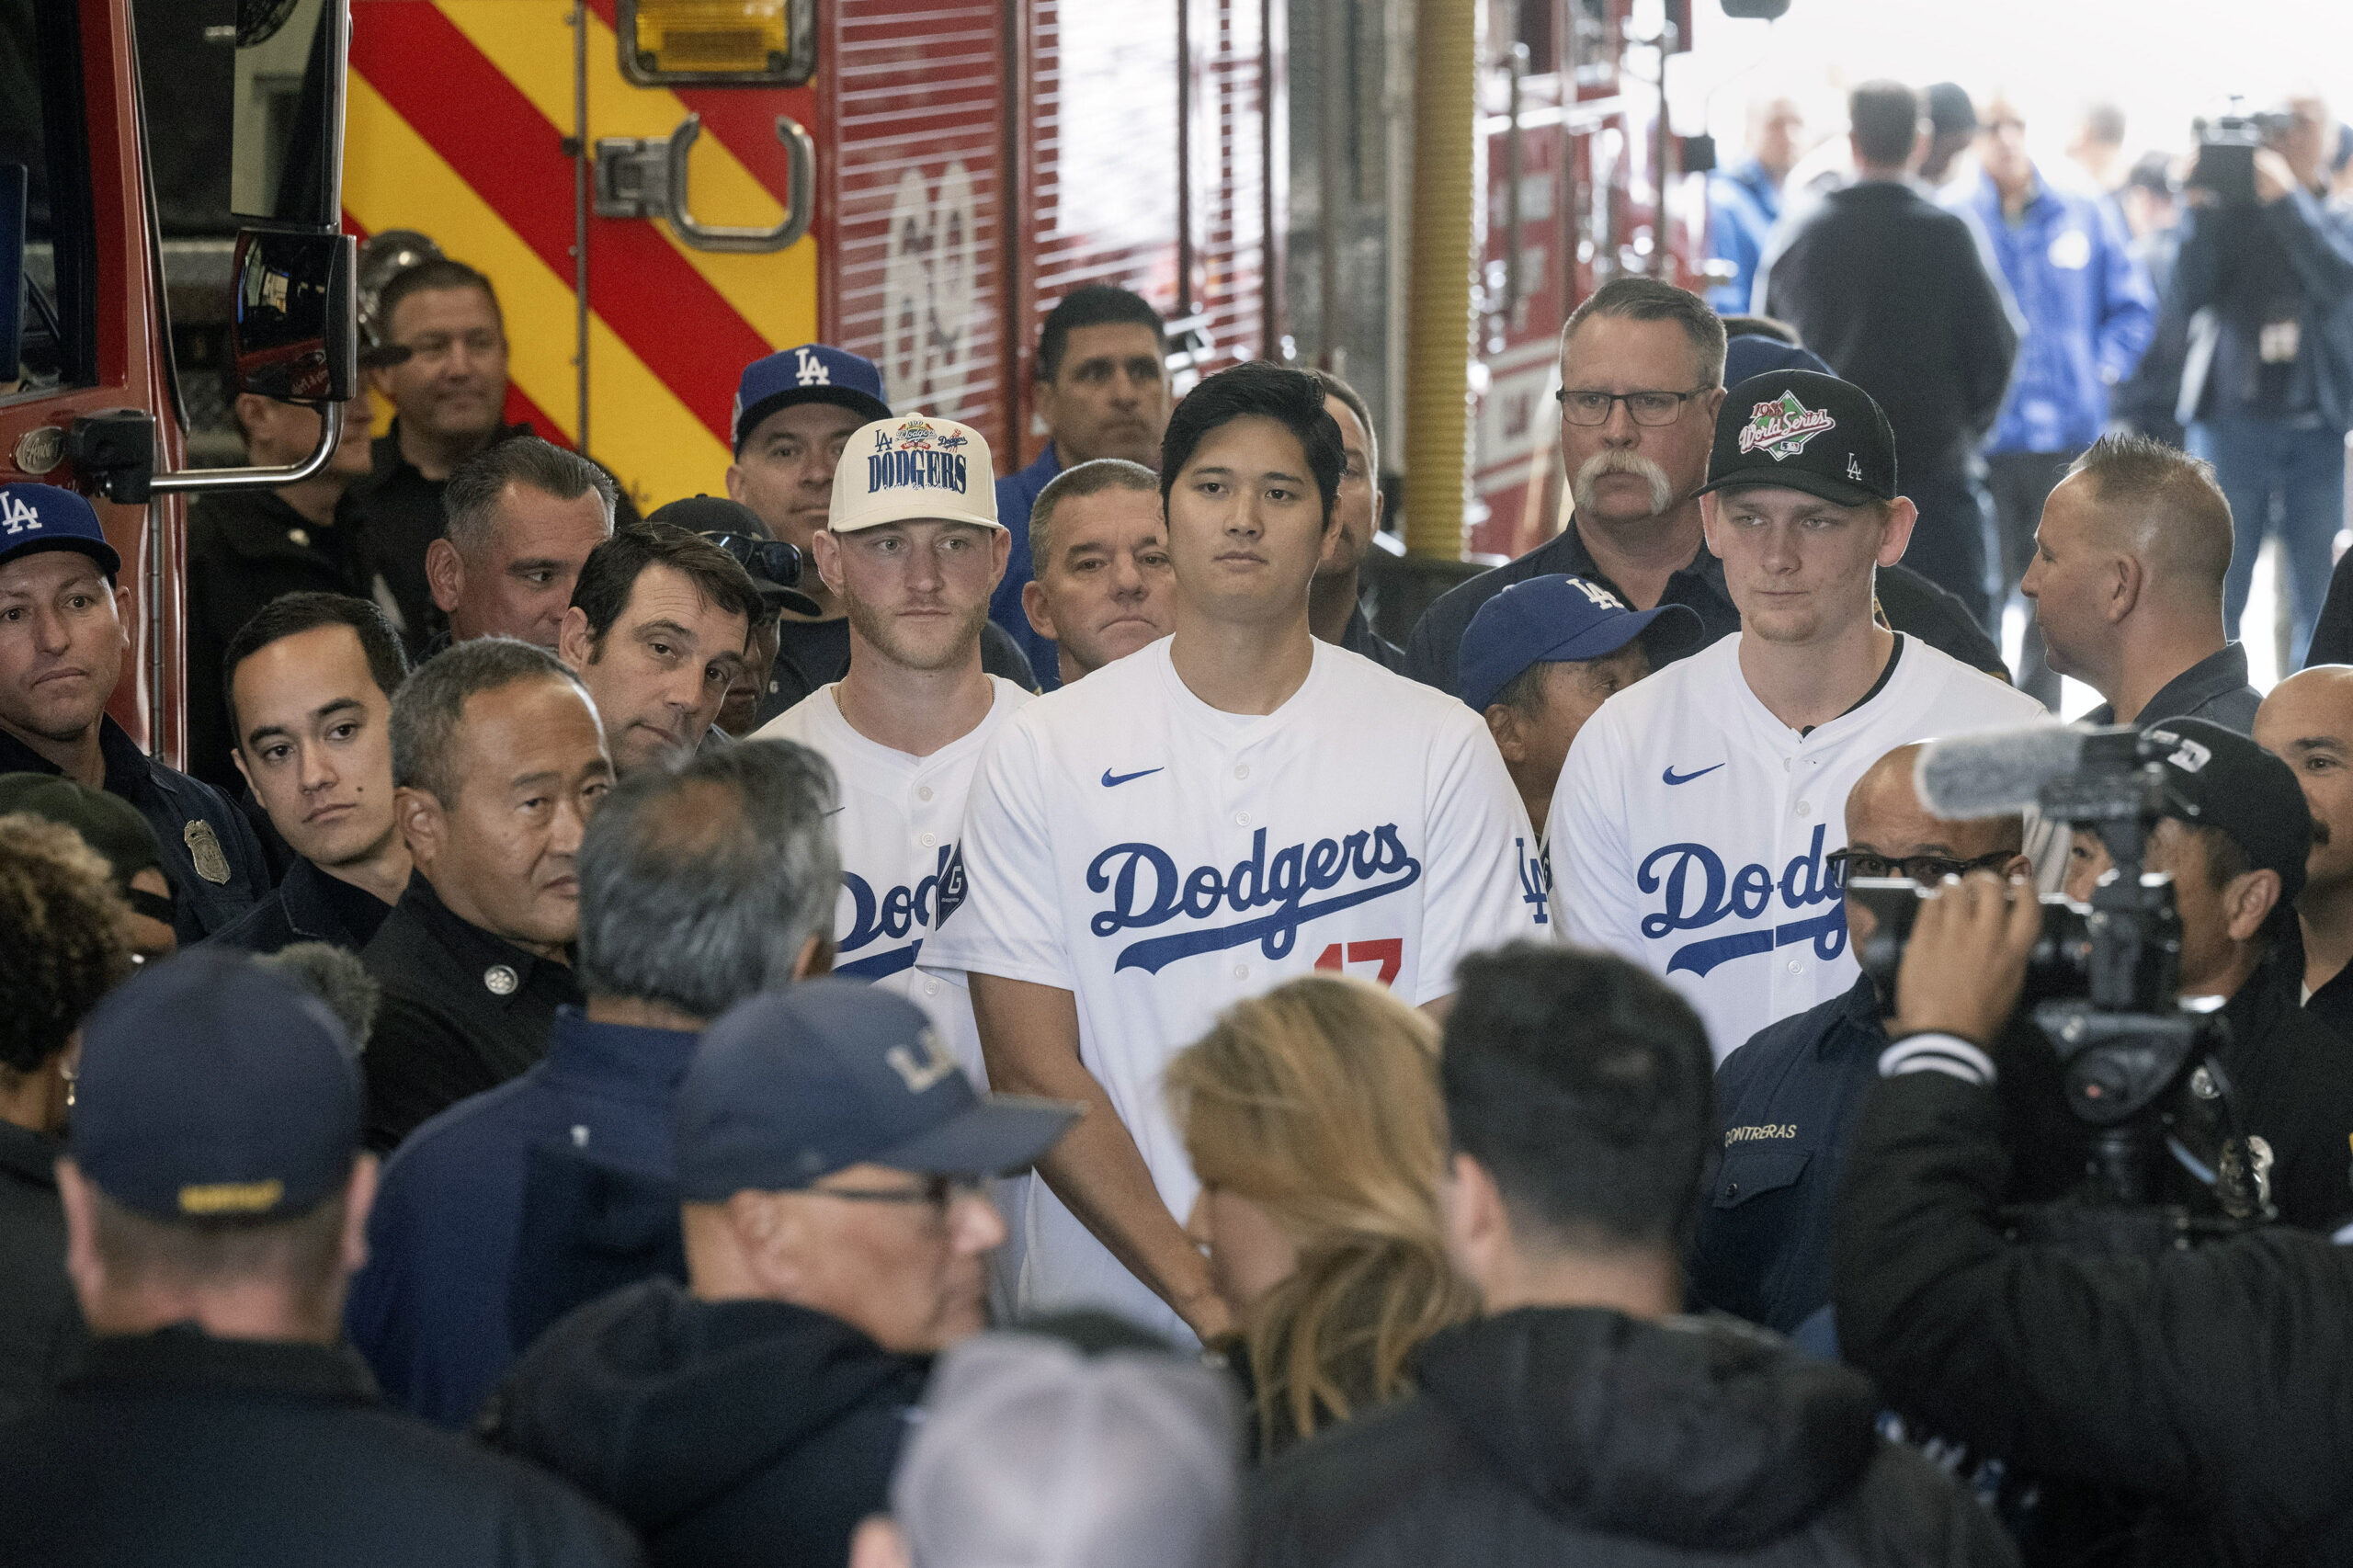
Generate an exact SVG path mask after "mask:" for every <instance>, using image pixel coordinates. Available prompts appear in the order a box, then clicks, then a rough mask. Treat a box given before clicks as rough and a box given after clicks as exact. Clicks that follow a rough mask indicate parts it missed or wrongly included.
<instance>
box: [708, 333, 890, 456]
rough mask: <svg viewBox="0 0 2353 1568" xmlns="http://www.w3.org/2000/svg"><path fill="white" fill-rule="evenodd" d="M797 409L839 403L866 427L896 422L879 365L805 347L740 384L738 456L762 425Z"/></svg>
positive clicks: (757, 363)
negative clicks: (782, 412) (773, 416)
mask: <svg viewBox="0 0 2353 1568" xmlns="http://www.w3.org/2000/svg"><path fill="white" fill-rule="evenodd" d="M794 403H838V404H839V405H841V406H842V407H844V408H847V409H848V410H850V411H851V412H852V413H854V414H856V415H858V422H859V423H860V424H867V423H870V422H872V421H874V420H877V419H888V418H890V417H891V403H890V400H889V399H887V398H885V397H884V396H883V395H882V372H881V369H880V368H878V367H877V366H876V365H875V363H874V361H873V360H871V359H869V358H865V357H864V356H862V355H858V354H853V353H851V352H850V351H849V350H848V349H847V348H835V347H833V346H832V345H831V344H825V343H804V344H802V345H801V347H798V348H788V349H786V350H785V351H784V352H783V353H781V354H771V355H769V356H768V357H767V358H765V359H755V360H753V361H752V362H751V363H750V364H749V365H746V366H745V368H744V379H743V380H741V381H737V382H736V383H735V417H734V419H733V429H734V432H735V455H736V456H737V457H739V458H740V457H742V456H743V455H744V442H745V439H746V438H747V437H749V436H750V435H751V434H752V432H753V431H754V430H756V429H757V428H758V427H759V423H760V421H761V420H763V419H766V418H767V416H768V415H771V414H774V413H775V412H776V411H777V410H778V409H779V408H790V406H792V404H794Z"/></svg>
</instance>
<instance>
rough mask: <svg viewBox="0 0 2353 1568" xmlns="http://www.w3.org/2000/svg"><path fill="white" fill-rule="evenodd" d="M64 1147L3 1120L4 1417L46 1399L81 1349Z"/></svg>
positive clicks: (0, 1410)
mask: <svg viewBox="0 0 2353 1568" xmlns="http://www.w3.org/2000/svg"><path fill="white" fill-rule="evenodd" d="M60 1153H63V1147H62V1146H61V1145H60V1144H59V1143H58V1142H56V1141H55V1140H54V1139H50V1138H44V1137H42V1136H41V1135H40V1133H38V1132H34V1131H28V1130H27V1129H25V1128H22V1127H18V1126H16V1125H15V1124H13V1123H11V1122H6V1121H0V1423H5V1422H7V1421H11V1420H14V1419H15V1418H16V1417H17V1415H21V1414H22V1413H23V1412H24V1411H25V1410H27V1409H28V1408H29V1407H30V1406H32V1405H33V1404H35V1403H39V1402H40V1399H41V1398H42V1397H43V1396H45V1395H46V1394H47V1393H48V1392H49V1391H50V1390H51V1388H53V1387H55V1386H56V1384H57V1380H58V1379H59V1378H60V1377H61V1376H63V1374H64V1373H65V1371H66V1370H67V1369H69V1368H70V1367H71V1366H72V1365H73V1364H74V1360H75V1358H78V1357H79V1356H80V1355H81V1353H82V1345H83V1342H84V1340H85V1333H84V1330H83V1327H82V1309H81V1307H80V1305H79V1304H77V1303H76V1302H75V1301H74V1288H73V1286H72V1285H70V1284H68V1283H67V1282H66V1278H65V1210H64V1208H63V1205H61V1204H60V1203H59V1202H58V1199H57V1156H58V1155H59V1154H60Z"/></svg>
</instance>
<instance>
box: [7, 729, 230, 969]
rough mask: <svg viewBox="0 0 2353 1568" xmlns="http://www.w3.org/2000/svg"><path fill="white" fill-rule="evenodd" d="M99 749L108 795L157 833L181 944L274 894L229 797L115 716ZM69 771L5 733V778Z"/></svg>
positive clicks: (219, 926) (227, 922) (100, 732)
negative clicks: (143, 744) (161, 756)
mask: <svg viewBox="0 0 2353 1568" xmlns="http://www.w3.org/2000/svg"><path fill="white" fill-rule="evenodd" d="M98 750H99V752H100V754H101V755H102V756H104V757H105V758H106V767H107V776H106V783H105V789H106V792H107V793H108V794H109V795H118V796H120V797H121V798H122V799H123V800H126V801H130V802H131V804H132V805H134V806H136V807H138V808H139V814H140V815H141V816H142V817H145V818H146V819H147V825H148V826H149V827H152V828H153V829H154V830H155V842H156V845H157V846H158V847H160V848H161V849H162V850H163V852H164V874H165V879H166V880H167V881H170V882H171V884H172V895H173V897H174V899H175V900H176V902H177V903H178V906H179V907H178V910H177V913H176V915H174V916H173V919H172V928H173V930H174V932H175V933H176V935H177V936H178V937H179V940H180V946H181V947H183V948H187V947H193V946H195V945H196V944H197V943H199V942H200V941H202V940H204V938H205V937H209V936H210V935H211V934H212V933H213V932H215V931H219V930H222V929H223V928H225V927H227V926H231V925H233V924H234V923H235V922H236V920H237V919H238V918H239V917H240V916H241V915H244V913H245V911H246V910H248V909H251V908H252V907H253V906H254V905H255V904H256V903H259V902H260V901H261V899H262V897H263V896H264V895H265V894H267V892H269V884H270V875H269V864H268V862H267V860H265V859H264V858H262V852H261V841H260V839H258V838H256V836H255V835H254V829H253V824H251V823H249V822H247V821H246V820H245V813H244V812H242V811H239V810H238V809H237V807H236V804H235V803H234V802H233V801H231V800H230V799H229V797H228V796H226V795H224V794H222V792H221V791H220V790H215V789H214V788H213V787H212V786H211V785H210V784H207V783H205V782H204V781H203V780H202V779H200V778H190V777H189V776H188V775H187V774H185V773H182V772H181V771H179V770H178V769H177V768H176V767H165V765H164V764H163V763H160V762H157V761H156V760H155V759H154V758H153V757H151V756H148V755H147V754H146V753H145V752H143V751H141V750H140V749H139V743H138V742H136V741H134V740H132V739H131V736H130V735H129V734H128V733H125V732H124V730H123V728H122V726H121V725H119V724H118V723H116V722H114V720H113V719H111V718H108V717H101V718H100V719H99V720H98ZM62 771H63V769H61V768H59V767H57V765H56V764H54V763H52V762H51V761H50V760H49V759H48V758H47V757H45V756H41V755H40V753H39V752H37V751H35V750H33V749H32V747H30V746H28V745H27V744H24V742H22V741H20V740H18V739H17V737H16V736H14V735H11V734H6V733H0V773H47V774H51V775H55V774H58V773H61V772H62Z"/></svg>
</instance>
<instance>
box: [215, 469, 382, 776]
mask: <svg viewBox="0 0 2353 1568" xmlns="http://www.w3.org/2000/svg"><path fill="white" fill-rule="evenodd" d="M350 591H351V587H350V584H349V581H348V579H347V576H346V574H345V569H344V551H343V546H342V542H341V541H340V540H338V539H337V538H336V537H335V526H334V524H333V523H328V524H327V525H325V526H324V527H322V526H321V525H319V524H317V523H314V522H313V521H311V519H310V518H308V517H304V516H302V514H301V513H300V512H298V511H296V510H295V509H294V508H293V507H291V506H288V505H287V504H286V503H285V502H284V501H283V500H281V499H279V498H278V493H277V492H276V491H274V490H224V491H216V492H214V493H212V494H207V495H199V496H198V497H197V500H196V504H195V505H194V506H190V507H189V508H188V666H187V668H188V771H189V772H190V773H192V774H194V775H196V777H197V778H201V779H203V780H204V781H205V782H206V783H207V784H210V785H211V786H213V787H214V788H215V789H218V790H225V791H227V792H228V794H229V795H231V796H232V797H234V796H235V795H236V794H237V793H238V792H239V790H242V789H243V788H244V778H243V776H242V775H240V774H239V773H238V772H237V765H236V764H235V763H234V762H233V761H231V760H230V756H229V754H230V752H231V750H232V749H233V747H234V745H235V744H236V737H235V736H234V735H233V734H231V733H229V705H228V701H227V695H226V693H225V691H224V690H223V688H222V685H221V657H222V654H223V653H227V652H228V650H229V640H230V639H231V638H232V637H234V636H235V635H236V634H237V632H238V631H239V630H241V629H242V628H243V627H244V624H245V622H246V621H248V620H250V619H253V617H254V612H255V611H256V610H258V609H260V608H262V607H263V606H264V605H267V604H268V603H269V602H270V601H271V600H272V599H276V598H280V597H284V596H285V595H288V594H297V593H304V592H318V593H326V594H347V593H349V592H350Z"/></svg>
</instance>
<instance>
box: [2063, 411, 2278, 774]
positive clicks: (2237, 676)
mask: <svg viewBox="0 0 2353 1568" xmlns="http://www.w3.org/2000/svg"><path fill="white" fill-rule="evenodd" d="M2034 545H2035V549H2034V556H2033V559H2032V560H2031V561H2029V562H2028V563H2027V569H2026V577H2025V580H2024V581H2023V582H2021V583H2020V584H2019V585H2018V587H2019V591H2020V592H2021V593H2023V594H2025V595H2026V597H2028V598H2029V599H2030V600H2032V601H2033V603H2034V604H2035V606H2036V608H2037V609H2038V611H2039V612H2040V613H2039V615H2038V617H2037V625H2038V627H2039V628H2040V631H2041V635H2042V640H2043V642H2044V645H2045V647H2046V649H2047V654H2048V657H2049V659H2050V663H2051V667H2052V669H2053V670H2055V671H2057V672H2059V673H2060V674H2062V675H2070V676H2075V678H2076V679H2077V680H2080V681H2083V682H2084V683H2086V685H2088V686H2090V687H2092V688H2093V689H2094V690H2096V691H2097V692H2098V693H2099V694H2100V696H2101V697H2102V698H2103V699H2105V700H2104V701H2103V702H2102V703H2101V705H2100V706H2099V707H2097V708H2095V709H2094V710H2092V711H2091V712H2089V713H2087V714H2086V715H2085V718H2086V720H2088V721H2089V722H2092V723H2095V724H2138V725H2140V726H2141V727H2142V728H2143V729H2144V730H2145V729H2147V728H2148V727H2149V726H2150V725H2152V724H2155V723H2161V722H2165V721H2166V720H2169V719H2193V718H2194V719H2211V720H2213V721H2214V722H2216V723H2218V724H2222V725H2223V726H2225V727H2226V728H2229V729H2233V730H2236V731H2237V732H2238V733H2241V734H2246V733H2249V732H2251V731H2252V730H2253V729H2254V727H2255V710H2256V708H2258V707H2260V706H2261V705H2262V702H2263V699H2262V698H2261V697H2260V696H2259V695H2258V694H2257V693H2256V689H2255V687H2251V686H2249V685H2248V684H2247V679H2246V650H2245V648H2242V647H2241V646H2239V644H2237V643H2236V642H2231V641H2230V640H2229V639H2228V638H2226V637H2225V636H2224V635H2223V631H2222V619H2223V618H2222V584H2223V579H2224V577H2225V575H2226V574H2228V572H2229V571H2230V566H2231V504H2230V503H2229V502H2228V501H2226V500H2224V499H2223V498H2222V486H2221V485H2219V484H2217V483H2215V482H2214V470H2213V469H2212V467H2211V466H2210V465H2209V464H2207V463H2204V462H2201V461H2200V460H2198V459H2196V458H2193V457H2189V456H2188V455H2186V454H2184V453H2182V452H2178V451H2176V450H2175V449H2173V448H2171V447H2168V446H2166V445H2165V443H2164V442H2162V441H2159V440H2157V439H2155V438H2154V437H2148V436H2124V435H2117V436H2103V437H2100V438H2099V439H2098V440H2097V441H2096V442H2094V443H2093V444H2092V447H2091V449H2090V450H2089V451H2086V453H2084V455H2083V456H2081V457H2079V458H2077V459H2076V460H2075V463H2074V465H2073V466H2072V467H2071V468H2069V469H2068V471H2067V477H2066V478H2065V479H2064V480H2063V481H2061V482H2060V483H2059V485H2058V486H2057V488H2055V489H2053V490H2052V492H2051V498H2050V499H2049V500H2048V501H2045V502H2044V503H2043V506H2042V524H2041V526H2040V528H2037V529H2036V530H2035V535H2034Z"/></svg>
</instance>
